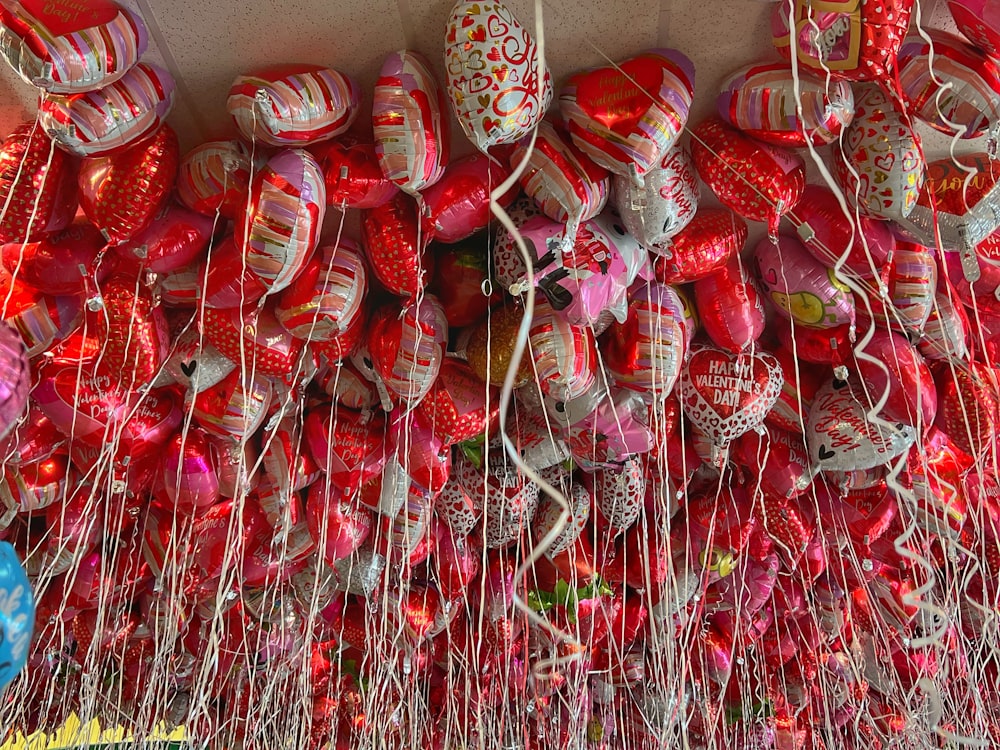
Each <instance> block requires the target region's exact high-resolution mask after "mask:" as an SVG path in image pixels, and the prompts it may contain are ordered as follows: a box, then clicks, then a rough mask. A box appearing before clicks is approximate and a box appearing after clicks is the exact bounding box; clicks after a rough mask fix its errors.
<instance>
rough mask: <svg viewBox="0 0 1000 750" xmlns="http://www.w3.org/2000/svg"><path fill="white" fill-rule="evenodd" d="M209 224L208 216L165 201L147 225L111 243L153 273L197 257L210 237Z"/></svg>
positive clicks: (204, 248)
mask: <svg viewBox="0 0 1000 750" xmlns="http://www.w3.org/2000/svg"><path fill="white" fill-rule="evenodd" d="M212 228H213V221H212V219H210V218H209V217H207V216H204V215H202V214H199V213H196V212H194V211H191V210H189V209H186V208H183V207H182V206H178V205H176V204H173V203H167V204H165V205H164V207H163V209H162V210H161V211H160V212H159V214H157V216H156V218H155V219H153V222H152V223H151V224H150V225H149V226H148V227H146V228H145V229H144V230H142V231H141V232H139V233H138V234H136V235H135V236H134V237H133V238H132V239H130V240H128V241H127V242H124V243H122V244H120V245H115V252H117V253H118V254H119V255H120V256H121V257H122V258H125V259H128V260H137V261H138V262H139V263H140V264H141V265H142V266H143V268H148V269H149V270H150V271H153V272H154V273H163V272H164V271H176V270H178V269H180V268H184V267H185V266H188V265H191V264H193V263H195V262H196V261H197V260H198V259H200V258H201V256H202V254H203V253H204V252H205V250H206V249H207V248H208V243H209V240H211V238H212Z"/></svg>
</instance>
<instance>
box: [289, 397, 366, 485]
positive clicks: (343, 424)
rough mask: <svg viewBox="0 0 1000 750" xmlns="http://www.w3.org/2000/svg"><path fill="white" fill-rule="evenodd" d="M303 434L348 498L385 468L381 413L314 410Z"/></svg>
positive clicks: (321, 464) (326, 470)
mask: <svg viewBox="0 0 1000 750" xmlns="http://www.w3.org/2000/svg"><path fill="white" fill-rule="evenodd" d="M324 412H325V413H324ZM303 434H304V436H305V440H306V445H308V446H309V451H310V452H311V453H312V456H313V460H314V461H316V463H317V465H319V466H320V467H322V468H323V470H324V471H325V472H326V476H327V479H328V481H329V482H330V484H331V486H332V487H336V488H338V490H339V491H340V493H341V494H342V495H344V496H345V497H350V496H352V495H353V494H354V493H356V492H357V491H358V490H359V489H360V488H361V485H363V484H364V483H365V482H367V481H368V480H369V479H371V478H372V477H374V476H375V475H376V474H378V473H379V471H381V469H382V466H383V465H384V464H385V461H386V452H385V445H384V442H385V417H383V416H381V414H379V413H370V412H369V413H365V412H356V411H352V410H351V409H343V408H321V407H314V408H313V410H312V411H310V412H309V414H308V415H307V416H306V421H305V426H304V429H303Z"/></svg>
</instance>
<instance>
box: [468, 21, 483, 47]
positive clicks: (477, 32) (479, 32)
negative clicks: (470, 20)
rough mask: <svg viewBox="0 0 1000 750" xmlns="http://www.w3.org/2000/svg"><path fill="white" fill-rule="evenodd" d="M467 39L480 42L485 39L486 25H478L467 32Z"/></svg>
mask: <svg viewBox="0 0 1000 750" xmlns="http://www.w3.org/2000/svg"><path fill="white" fill-rule="evenodd" d="M469 41H470V42H478V43H480V44H481V43H482V42H485V41H486V27H484V26H482V25H479V26H477V27H476V28H475V29H473V30H472V31H470V32H469Z"/></svg>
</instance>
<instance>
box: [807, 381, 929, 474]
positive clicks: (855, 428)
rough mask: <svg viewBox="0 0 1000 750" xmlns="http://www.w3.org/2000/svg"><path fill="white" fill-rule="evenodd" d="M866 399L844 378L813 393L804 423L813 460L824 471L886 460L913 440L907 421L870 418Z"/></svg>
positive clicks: (907, 446)
mask: <svg viewBox="0 0 1000 750" xmlns="http://www.w3.org/2000/svg"><path fill="white" fill-rule="evenodd" d="M865 404H866V402H865V401H862V400H861V399H859V398H858V396H857V394H855V393H854V392H853V391H852V390H851V387H850V386H849V385H848V384H847V383H845V382H844V381H840V380H835V381H831V382H829V383H827V384H826V385H824V386H823V387H822V388H820V389H819V391H818V392H817V393H816V397H815V398H814V399H813V403H812V407H810V409H809V421H808V422H807V423H806V442H807V444H808V446H809V457H810V459H811V460H812V462H813V463H814V464H815V465H816V466H818V467H820V468H821V469H823V470H824V471H829V470H834V471H854V470H856V469H868V468H871V467H873V466H878V465H880V464H885V463H887V462H888V461H891V460H892V459H893V458H896V457H897V456H900V455H902V454H903V453H905V452H906V450H907V449H908V448H909V447H910V446H911V445H912V444H913V441H914V440H915V438H916V431H915V430H914V429H913V428H912V427H910V426H909V425H903V424H897V425H892V424H890V425H888V426H883V425H877V424H875V423H874V422H871V421H869V419H868V417H867V412H868V409H869V407H868V406H866V405H865Z"/></svg>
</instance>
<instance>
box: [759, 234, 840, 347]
mask: <svg viewBox="0 0 1000 750" xmlns="http://www.w3.org/2000/svg"><path fill="white" fill-rule="evenodd" d="M753 265H754V275H755V276H756V278H757V280H758V281H759V282H760V285H761V289H762V290H763V291H764V293H765V294H767V295H768V298H769V299H770V300H771V302H773V303H774V306H775V307H776V308H777V310H778V312H779V313H780V314H781V315H783V316H784V317H786V318H789V319H791V320H793V321H795V323H796V324H798V325H801V326H806V327H808V328H834V327H836V326H839V325H844V324H853V323H854V298H853V297H852V296H851V293H850V289H849V288H848V287H847V286H845V285H843V284H842V283H840V282H839V281H838V280H837V278H836V276H835V275H834V273H833V271H832V270H830V269H829V268H827V267H826V266H824V265H823V264H822V263H820V262H819V261H817V260H816V259H815V258H813V257H812V255H810V254H809V253H808V252H807V251H806V249H805V248H804V247H803V246H802V243H801V242H799V241H798V240H796V239H795V238H793V237H779V238H778V239H777V241H776V242H772V241H771V240H769V239H763V240H761V241H760V242H758V243H757V246H756V247H755V248H754V256H753Z"/></svg>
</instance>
